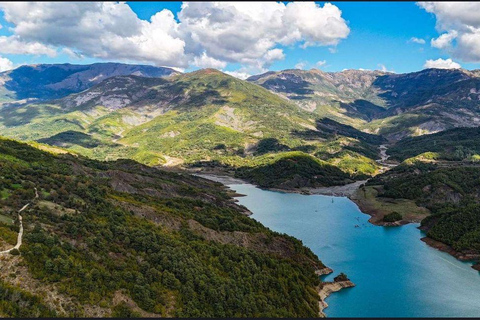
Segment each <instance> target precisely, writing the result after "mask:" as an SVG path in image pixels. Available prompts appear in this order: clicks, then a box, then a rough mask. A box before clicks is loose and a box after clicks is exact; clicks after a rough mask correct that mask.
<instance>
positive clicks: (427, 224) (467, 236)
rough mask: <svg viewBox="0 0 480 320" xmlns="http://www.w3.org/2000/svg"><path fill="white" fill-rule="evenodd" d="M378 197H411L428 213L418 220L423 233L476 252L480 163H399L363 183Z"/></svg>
mask: <svg viewBox="0 0 480 320" xmlns="http://www.w3.org/2000/svg"><path fill="white" fill-rule="evenodd" d="M372 186H373V187H374V188H376V189H377V190H381V192H379V193H378V195H377V197H378V198H379V199H380V200H381V199H382V198H384V199H390V202H392V200H401V199H406V200H412V201H414V202H415V204H416V205H417V206H419V207H425V208H428V209H429V210H430V212H431V215H429V216H428V217H426V218H425V219H423V220H422V221H421V225H422V229H424V230H426V231H427V236H428V237H429V238H431V239H434V240H437V241H440V242H442V243H445V244H447V245H449V246H451V247H452V248H453V249H454V250H455V251H457V252H459V253H461V254H462V255H471V256H472V257H475V256H478V255H480V237H479V234H480V210H479V208H480V206H479V204H480V194H479V192H478V190H479V188H480V167H478V166H451V165H448V166H444V165H440V164H434V163H424V162H421V161H414V162H405V163H403V164H402V165H400V166H398V167H396V168H394V169H392V170H390V171H388V172H386V173H384V174H381V175H378V176H376V177H375V178H373V179H371V180H369V181H368V183H367V188H371V187H372Z"/></svg>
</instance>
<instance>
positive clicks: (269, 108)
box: [0, 69, 383, 178]
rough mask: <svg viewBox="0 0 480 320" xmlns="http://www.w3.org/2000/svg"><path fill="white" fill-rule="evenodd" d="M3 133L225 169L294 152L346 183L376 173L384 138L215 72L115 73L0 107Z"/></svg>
mask: <svg viewBox="0 0 480 320" xmlns="http://www.w3.org/2000/svg"><path fill="white" fill-rule="evenodd" d="M0 133H1V134H4V135H7V136H10V137H13V138H16V139H20V140H38V141H40V142H44V143H49V144H54V145H56V146H61V147H65V148H68V149H69V150H71V151H73V152H76V153H79V154H83V155H86V156H89V157H93V158H95V159H99V160H104V159H118V158H131V159H134V160H136V161H140V162H142V163H145V164H148V165H164V164H166V165H172V164H184V165H185V166H195V167H202V166H209V165H210V164H211V163H215V162H218V163H220V165H221V166H224V167H225V170H236V169H237V168H240V167H242V168H245V167H253V166H257V165H259V164H260V162H262V161H263V159H261V158H259V156H260V155H262V154H264V153H270V154H281V153H287V152H290V151H299V152H304V153H305V154H309V155H313V156H315V157H319V158H320V159H321V160H323V161H325V162H327V163H328V164H334V165H335V166H337V167H339V168H340V169H341V170H343V171H344V172H345V173H347V174H348V175H351V176H352V177H351V178H356V176H359V177H360V176H362V177H363V176H364V175H372V174H374V173H375V172H377V170H378V168H379V167H378V165H377V164H376V162H375V161H374V160H373V159H375V158H377V153H378V149H377V145H378V144H379V143H381V142H382V141H383V140H382V138H381V137H378V136H376V135H372V134H368V133H363V132H360V131H359V130H357V129H355V128H353V127H351V126H346V125H342V124H340V123H338V122H335V121H330V122H328V120H327V119H323V120H322V119H320V118H319V117H317V116H315V115H313V114H312V113H310V112H307V111H305V110H302V109H299V108H298V107H297V106H296V105H295V104H293V103H292V102H290V101H288V100H286V99H284V98H282V97H279V96H278V95H276V94H274V93H271V92H270V91H268V90H266V89H264V88H262V87H261V86H258V85H256V84H252V83H249V82H246V81H243V80H240V79H237V78H234V77H232V76H229V75H227V74H224V73H222V72H220V71H218V70H214V69H204V70H199V71H195V72H191V73H185V74H178V75H172V76H170V77H168V78H148V77H142V76H135V75H127V76H116V77H111V78H108V79H106V80H104V81H102V82H100V83H98V84H97V85H95V86H93V87H91V88H89V89H87V90H84V91H82V92H79V93H74V94H70V95H67V96H65V97H62V98H59V99H54V100H49V101H45V102H38V103H30V104H26V105H22V106H16V105H15V106H12V105H9V106H3V107H2V108H1V109H0ZM274 158H275V157H274ZM275 159H278V158H275Z"/></svg>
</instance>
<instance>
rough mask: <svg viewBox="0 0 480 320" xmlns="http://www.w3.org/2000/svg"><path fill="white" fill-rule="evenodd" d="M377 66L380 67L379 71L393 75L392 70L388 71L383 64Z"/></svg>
mask: <svg viewBox="0 0 480 320" xmlns="http://www.w3.org/2000/svg"><path fill="white" fill-rule="evenodd" d="M378 66H379V67H380V70H381V71H383V72H392V73H395V71H394V70H388V69H387V67H386V66H385V65H384V64H381V63H379V64H378Z"/></svg>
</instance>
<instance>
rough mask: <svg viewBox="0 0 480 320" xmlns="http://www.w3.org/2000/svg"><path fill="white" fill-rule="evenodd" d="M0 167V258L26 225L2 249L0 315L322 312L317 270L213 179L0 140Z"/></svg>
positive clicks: (308, 255) (304, 252)
mask: <svg viewBox="0 0 480 320" xmlns="http://www.w3.org/2000/svg"><path fill="white" fill-rule="evenodd" d="M0 167H1V168H2V177H1V178H0V195H1V197H0V206H1V207H2V213H1V214H0V251H3V250H5V249H8V248H11V247H13V246H14V245H15V243H16V240H17V235H18V232H19V227H20V223H22V225H23V243H22V245H21V247H20V249H19V251H18V250H13V251H12V252H11V253H8V254H4V253H1V254H0V255H1V259H2V263H1V264H0V298H1V303H0V315H1V316H4V317H22V318H25V317H66V316H70V317H111V316H114V317H132V316H133V317H316V316H318V313H319V295H318V289H319V288H318V286H319V285H320V284H321V281H320V279H319V277H318V275H316V274H315V271H316V270H318V269H321V268H324V267H325V266H324V265H323V264H322V263H321V262H320V261H319V260H318V258H317V256H316V255H315V254H313V253H312V252H311V251H310V250H309V249H308V248H306V247H304V246H303V245H302V243H301V242H300V241H298V240H296V239H294V238H292V237H289V236H287V235H282V234H279V233H276V232H273V231H270V230H269V229H267V228H265V227H264V226H263V225H261V224H260V223H259V222H256V221H255V220H254V219H251V218H249V217H247V214H248V211H246V208H245V207H241V206H239V205H237V204H236V203H235V202H234V200H233V199H232V198H231V196H232V193H231V191H228V190H227V189H226V188H225V187H223V186H222V185H221V184H219V183H215V182H211V181H208V180H204V179H201V178H198V177H195V176H191V175H187V174H181V173H172V172H166V171H162V170H158V169H155V168H151V167H147V166H144V165H141V164H139V163H136V162H134V161H131V160H119V161H115V162H98V161H94V160H90V159H86V158H83V157H76V156H72V155H70V154H63V155H56V154H53V153H51V152H45V151H40V150H39V149H37V148H34V147H32V146H29V145H27V144H23V143H18V142H16V141H12V140H7V139H3V138H1V139H0ZM36 195H38V196H36ZM26 204H29V206H27V207H25V209H23V211H22V213H21V214H22V217H23V219H21V221H19V219H18V218H17V217H18V215H17V212H18V210H19V209H20V208H22V207H23V206H25V205H26ZM279 293H281V294H279Z"/></svg>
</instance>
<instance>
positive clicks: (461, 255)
mask: <svg viewBox="0 0 480 320" xmlns="http://www.w3.org/2000/svg"><path fill="white" fill-rule="evenodd" d="M421 240H422V241H423V242H425V243H426V244H428V245H429V246H430V247H432V248H435V249H437V250H440V251H443V252H446V253H448V254H450V255H451V256H453V257H455V258H457V259H458V260H460V261H475V262H476V264H474V265H473V266H472V268H473V269H475V270H478V271H480V263H479V262H478V261H479V259H480V254H478V253H474V252H458V251H456V250H455V249H453V248H452V247H450V246H449V245H447V244H445V243H443V242H440V241H437V240H434V239H431V238H429V237H424V238H422V239H421Z"/></svg>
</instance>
